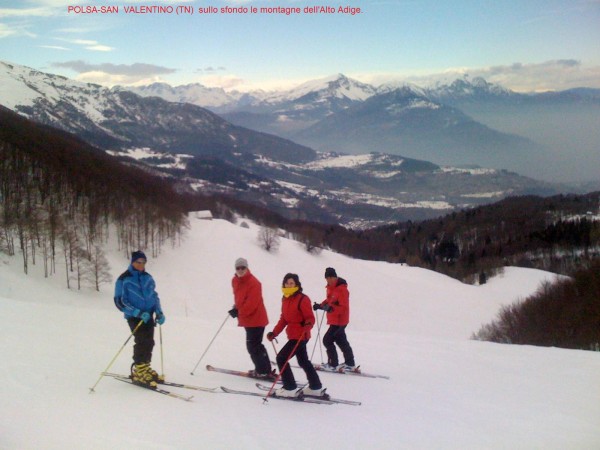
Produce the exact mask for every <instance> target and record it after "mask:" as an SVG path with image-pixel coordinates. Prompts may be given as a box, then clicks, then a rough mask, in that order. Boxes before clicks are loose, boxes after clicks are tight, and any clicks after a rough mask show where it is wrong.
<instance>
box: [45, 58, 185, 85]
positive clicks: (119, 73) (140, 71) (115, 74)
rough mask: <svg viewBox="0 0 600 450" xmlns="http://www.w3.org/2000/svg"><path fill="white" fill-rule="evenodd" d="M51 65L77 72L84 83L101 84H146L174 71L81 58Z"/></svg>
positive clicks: (164, 68)
mask: <svg viewBox="0 0 600 450" xmlns="http://www.w3.org/2000/svg"><path fill="white" fill-rule="evenodd" d="M52 66H54V67H59V68H64V69H70V70H73V71H74V72H77V73H78V74H79V75H78V76H77V77H76V79H77V80H79V81H84V82H86V83H97V84H103V85H109V86H112V85H115V84H122V85H134V84H148V83H153V82H156V81H160V77H159V76H160V75H168V74H172V73H174V72H176V70H175V69H171V68H168V67H163V66H156V65H153V64H144V63H134V64H112V63H103V64H89V63H86V62H84V61H81V60H77V61H66V62H56V63H53V64H52Z"/></svg>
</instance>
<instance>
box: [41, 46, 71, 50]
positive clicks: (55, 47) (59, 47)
mask: <svg viewBox="0 0 600 450" xmlns="http://www.w3.org/2000/svg"><path fill="white" fill-rule="evenodd" d="M39 47H40V48H49V49H50V50H65V51H70V50H71V49H70V48H66V47H61V46H59V45H40V46H39Z"/></svg>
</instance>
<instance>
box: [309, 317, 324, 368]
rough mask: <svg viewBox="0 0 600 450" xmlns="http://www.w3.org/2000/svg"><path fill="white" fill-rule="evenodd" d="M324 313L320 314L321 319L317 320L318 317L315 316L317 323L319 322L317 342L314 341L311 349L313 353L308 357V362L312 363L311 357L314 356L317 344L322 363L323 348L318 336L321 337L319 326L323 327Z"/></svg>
mask: <svg viewBox="0 0 600 450" xmlns="http://www.w3.org/2000/svg"><path fill="white" fill-rule="evenodd" d="M324 315H325V313H323V314H321V315H320V316H321V319H320V320H319V316H318V315H317V321H318V322H319V328H317V338H316V339H317V340H316V341H315V345H314V347H313V351H312V353H311V355H310V360H311V361H312V359H313V356H314V354H315V350H316V349H317V343H318V344H319V351H320V352H321V363H323V347H322V346H321V339H320V338H319V336H320V335H321V325H323V316H324Z"/></svg>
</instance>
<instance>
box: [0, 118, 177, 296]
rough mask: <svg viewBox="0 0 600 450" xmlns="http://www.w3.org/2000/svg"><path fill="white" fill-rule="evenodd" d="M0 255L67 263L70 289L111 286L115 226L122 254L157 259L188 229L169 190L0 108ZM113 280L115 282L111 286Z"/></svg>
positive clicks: (49, 269)
mask: <svg viewBox="0 0 600 450" xmlns="http://www.w3.org/2000/svg"><path fill="white" fill-rule="evenodd" d="M0 124H1V126H0V248H1V249H2V250H3V251H5V252H6V253H8V254H9V255H14V254H17V253H19V254H21V255H22V258H23V268H24V270H25V272H27V270H28V267H29V264H30V263H33V264H36V263H38V262H39V261H38V260H41V262H42V264H43V266H44V269H45V274H46V276H49V275H51V274H52V273H54V268H55V265H56V264H57V263H59V262H62V263H64V264H66V266H67V268H68V271H67V273H69V274H72V275H71V276H72V277H73V278H72V280H70V279H69V278H67V284H68V285H71V284H72V283H75V282H76V283H77V287H79V286H80V285H81V283H82V282H84V281H88V282H90V283H92V284H94V285H95V286H96V288H98V285H99V284H100V283H102V282H104V281H107V280H106V279H105V278H106V271H105V268H104V266H105V261H104V255H103V253H102V246H101V244H102V243H103V242H104V241H105V240H106V239H107V236H108V233H109V230H110V228H111V227H110V226H111V225H115V226H116V232H117V237H118V241H119V246H120V248H122V249H123V251H124V253H128V252H129V251H130V250H132V249H136V248H144V249H147V250H148V251H150V252H152V254H157V253H158V252H159V251H160V248H161V245H162V243H163V242H165V241H166V240H168V239H173V238H175V237H176V236H177V235H178V233H179V231H180V227H181V226H182V224H183V223H184V218H185V216H184V214H183V213H184V211H183V206H182V205H181V203H180V202H179V197H178V196H177V195H176V194H175V192H174V191H173V189H172V188H171V186H170V184H169V183H168V182H167V181H165V180H163V179H161V178H158V177H156V176H153V175H151V174H149V173H146V172H144V171H142V170H140V169H138V168H135V167H129V166H125V165H123V164H121V163H119V162H117V161H116V160H115V159H114V158H112V157H111V156H108V155H107V154H106V153H104V152H102V151H100V150H97V149H95V148H94V147H91V146H90V145H88V144H86V143H84V142H83V141H81V140H79V139H77V138H75V137H73V136H72V135H69V134H67V133H64V132H61V131H58V130H56V129H54V128H51V127H46V126H41V125H38V124H35V123H34V122H31V121H29V120H27V119H25V118H23V117H21V116H19V115H17V114H15V113H13V112H11V111H9V110H7V109H5V108H3V107H0ZM110 281H112V280H110Z"/></svg>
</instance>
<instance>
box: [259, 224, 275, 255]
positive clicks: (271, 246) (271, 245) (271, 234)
mask: <svg viewBox="0 0 600 450" xmlns="http://www.w3.org/2000/svg"><path fill="white" fill-rule="evenodd" d="M258 243H259V244H260V246H261V247H262V248H264V249H265V250H266V251H268V252H270V251H271V250H273V251H275V250H277V249H278V248H279V243H280V238H279V233H278V232H277V229H275V228H268V227H261V229H260V231H259V232H258Z"/></svg>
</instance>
